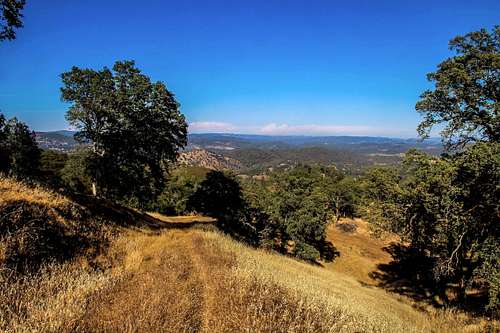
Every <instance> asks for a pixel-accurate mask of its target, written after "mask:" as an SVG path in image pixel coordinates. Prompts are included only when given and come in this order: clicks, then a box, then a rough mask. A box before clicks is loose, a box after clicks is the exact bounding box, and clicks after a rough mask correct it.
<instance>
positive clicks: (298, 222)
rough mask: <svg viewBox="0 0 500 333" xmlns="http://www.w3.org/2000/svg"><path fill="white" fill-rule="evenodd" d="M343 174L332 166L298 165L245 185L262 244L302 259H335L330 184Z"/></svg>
mask: <svg viewBox="0 0 500 333" xmlns="http://www.w3.org/2000/svg"><path fill="white" fill-rule="evenodd" d="M339 176H340V173H338V172H337V171H336V170H334V169H331V168H320V167H310V166H297V167H295V168H293V169H292V170H289V171H285V172H279V173H275V174H273V175H272V177H271V179H270V180H269V181H268V182H264V183H257V182H251V183H249V184H248V185H246V186H245V193H246V195H245V198H247V200H248V203H249V209H248V212H249V213H250V216H251V218H250V224H251V225H252V226H253V227H254V229H255V230H256V233H257V235H258V238H259V240H258V243H259V244H260V245H261V246H264V247H266V248H272V249H275V250H277V251H280V252H283V253H291V254H293V255H295V256H297V257H299V258H301V259H304V260H310V261H315V260H317V259H318V258H319V257H320V256H321V257H323V258H327V259H333V256H334V254H333V253H332V250H333V246H331V244H327V242H326V228H327V226H328V223H329V222H330V220H331V218H332V216H333V210H332V207H334V206H335V205H334V198H333V196H331V193H330V192H329V185H331V184H332V183H333V180H334V179H335V178H336V177H339Z"/></svg>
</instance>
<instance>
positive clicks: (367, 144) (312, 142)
mask: <svg viewBox="0 0 500 333" xmlns="http://www.w3.org/2000/svg"><path fill="white" fill-rule="evenodd" d="M74 133H75V132H73V131H67V130H64V131H54V132H37V133H36V138H37V141H38V143H39V145H40V147H41V148H43V149H51V150H57V151H61V152H71V151H72V150H74V149H75V148H76V147H77V145H78V143H77V142H76V141H75V140H74V138H73V135H74ZM411 148H417V149H420V150H423V151H425V152H427V153H429V154H432V155H439V154H440V153H441V152H442V151H443V147H442V144H441V142H440V141H439V139H429V140H425V141H421V140H419V139H402V138H387V137H370V136H292V135H287V136H276V135H251V134H226V133H205V134H189V135H188V145H187V147H186V148H185V149H184V151H183V152H181V155H180V159H179V160H180V162H181V163H183V164H186V165H190V166H202V167H206V168H209V169H215V170H223V169H233V170H247V171H248V170H253V171H254V172H262V171H263V170H266V169H267V168H271V167H272V168H276V167H278V168H279V167H283V168H286V167H289V166H293V165H295V164H297V163H310V164H311V163H312V164H314V163H318V164H324V165H331V164H333V165H336V166H337V167H339V168H340V169H343V170H346V171H348V172H354V173H358V172H360V170H362V169H363V168H364V167H365V166H369V165H389V164H395V163H398V162H399V161H401V159H402V155H403V154H404V153H405V152H406V151H408V150H409V149H411Z"/></svg>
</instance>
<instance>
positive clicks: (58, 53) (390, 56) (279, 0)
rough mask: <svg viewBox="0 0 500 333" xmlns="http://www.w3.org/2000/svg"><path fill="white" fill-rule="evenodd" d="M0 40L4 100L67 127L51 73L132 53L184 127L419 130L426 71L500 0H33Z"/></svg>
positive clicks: (484, 21) (37, 120) (497, 9)
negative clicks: (169, 97) (11, 33)
mask: <svg viewBox="0 0 500 333" xmlns="http://www.w3.org/2000/svg"><path fill="white" fill-rule="evenodd" d="M24 14H25V18H24V21H25V27H24V28H23V29H21V30H18V38H17V39H16V40H15V41H12V42H3V43H0V110H2V112H4V113H5V114H7V116H17V117H18V118H20V119H21V120H23V121H25V122H27V123H28V124H29V125H30V126H31V127H32V128H34V129H36V130H57V129H65V128H68V124H67V123H66V121H65V119H64V114H65V112H66V110H67V107H68V106H67V105H66V104H64V103H62V102H61V101H60V95H59V88H60V86H61V83H60V78H59V75H60V74H61V73H62V72H64V71H66V70H69V69H70V68H71V66H73V65H76V66H80V67H92V68H101V67H102V66H105V65H107V66H112V65H113V63H114V61H116V60H121V59H133V60H135V61H136V63H137V66H138V67H139V68H141V69H142V70H143V72H144V73H146V74H147V75H149V76H151V77H152V78H153V79H154V80H161V81H164V82H165V83H166V84H167V86H168V88H169V89H170V90H171V91H173V92H174V93H175V94H176V96H177V98H178V100H179V102H180V103H181V108H182V112H183V113H184V114H185V115H186V117H187V119H188V121H189V122H190V123H191V126H190V128H191V131H192V132H242V133H269V134H312V135H318V134H332V135H336V134H337V135H345V134H351V135H360V134H368V135H386V136H402V137H412V136H415V135H416V133H415V127H416V125H417V124H418V122H419V116H418V114H417V113H416V112H415V111H414V105H415V102H416V100H417V99H418V96H419V94H420V93H421V92H422V91H423V90H424V89H426V88H428V87H430V85H429V83H427V81H426V77H425V74H426V73H427V72H430V71H433V70H434V69H435V68H436V65H437V64H438V63H439V62H440V61H442V60H443V59H445V58H446V57H448V56H449V55H451V53H450V51H449V50H448V48H447V45H448V41H449V39H450V38H452V37H454V36H456V35H458V34H464V33H467V32H469V31H473V30H477V29H479V28H481V27H486V28H488V29H491V28H492V27H493V25H495V24H500V1H498V0H496V1H493V0H492V1H481V0H476V1H457V0H446V1H334V0H309V1H306V0H302V1H293V0H266V1H264V0H253V1H237V0H234V1H229V0H227V1H211V0H199V1H189V0H185V1H160V0H157V1H153V0H144V1H136V0H135V1H128V0H127V1H126V0H120V1H111V0H109V1H97V0H96V1H68V0H59V1H56V0H50V1H43V0H27V6H26V9H25V11H24Z"/></svg>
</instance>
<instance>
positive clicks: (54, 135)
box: [35, 131, 78, 152]
mask: <svg viewBox="0 0 500 333" xmlns="http://www.w3.org/2000/svg"><path fill="white" fill-rule="evenodd" d="M73 135H74V132H71V131H55V132H35V136H36V141H37V142H38V146H40V148H42V149H50V150H56V151H61V152H69V151H71V150H73V149H75V148H76V146H77V145H78V143H77V142H76V141H75V139H74V138H73Z"/></svg>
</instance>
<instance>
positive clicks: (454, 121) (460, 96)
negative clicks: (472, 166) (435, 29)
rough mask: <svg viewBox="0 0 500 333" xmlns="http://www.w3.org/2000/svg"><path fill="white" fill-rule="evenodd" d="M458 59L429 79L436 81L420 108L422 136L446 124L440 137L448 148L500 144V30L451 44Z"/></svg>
mask: <svg viewBox="0 0 500 333" xmlns="http://www.w3.org/2000/svg"><path fill="white" fill-rule="evenodd" d="M450 49H451V50H454V51H456V52H457V55H456V56H454V57H451V58H449V59H447V60H445V61H443V62H442V63H441V64H439V66H438V70H437V71H436V72H434V73H429V74H428V75H427V77H428V79H429V81H432V82H435V89H434V90H427V91H425V92H424V93H423V94H422V95H421V99H420V101H419V102H418V103H417V104H416V107H415V108H416V110H417V111H418V112H419V113H420V114H422V116H423V117H424V120H423V121H422V123H421V124H420V125H419V127H418V132H419V134H420V135H421V136H422V137H428V136H429V133H430V130H431V129H432V128H433V127H434V126H435V125H438V124H444V125H445V127H444V129H443V131H442V132H441V135H442V137H443V140H444V141H445V142H446V144H447V147H448V148H458V147H463V146H464V145H465V144H467V143H470V142H476V141H495V142H498V141H499V140H500V118H499V110H500V104H499V100H500V26H495V28H494V29H493V30H492V31H491V33H490V32H488V31H487V30H486V29H481V30H480V31H476V32H471V33H469V34H467V35H465V36H459V37H456V38H454V39H453V40H451V41H450Z"/></svg>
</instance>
